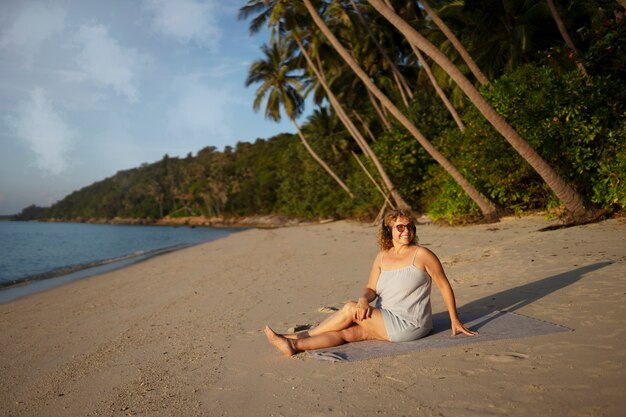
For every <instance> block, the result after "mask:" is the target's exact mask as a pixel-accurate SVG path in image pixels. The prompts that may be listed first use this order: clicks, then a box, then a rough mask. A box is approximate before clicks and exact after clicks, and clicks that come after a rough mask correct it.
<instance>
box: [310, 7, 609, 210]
mask: <svg viewBox="0 0 626 417" xmlns="http://www.w3.org/2000/svg"><path fill="white" fill-rule="evenodd" d="M304 1H305V2H308V0H304ZM368 2H369V3H370V4H371V5H372V6H373V7H374V8H375V9H376V10H377V11H378V12H379V13H380V14H382V15H383V16H385V18H387V20H389V22H390V23H391V24H393V25H394V26H395V27H396V28H397V29H398V30H399V31H400V32H401V33H402V34H403V35H404V36H405V37H406V39H407V40H408V41H409V42H410V43H412V44H413V45H415V46H416V47H417V48H419V49H421V50H422V51H423V52H424V53H425V54H426V55H428V56H430V57H431V58H432V59H433V60H434V61H435V62H436V63H437V64H438V65H439V66H440V67H441V68H442V69H443V70H444V71H445V72H446V73H447V74H448V75H449V76H450V78H452V79H453V80H454V81H455V82H456V83H457V85H458V86H459V87H460V88H461V89H462V90H463V92H464V93H465V94H466V95H467V97H468V98H469V99H470V100H471V102H472V103H473V104H474V105H475V106H476V108H477V109H478V110H479V111H480V112H481V113H482V114H483V116H484V117H485V118H486V119H487V120H488V121H489V123H491V125H492V126H493V127H494V128H495V129H496V130H497V131H498V132H499V133H500V134H501V135H502V136H503V137H504V138H505V139H506V140H507V141H508V142H509V143H510V144H511V146H513V148H514V149H515V150H516V151H517V152H518V153H519V154H520V156H521V157H522V158H524V159H525V160H526V162H528V163H529V164H530V165H531V166H532V167H533V168H534V169H535V171H536V172H537V173H538V174H539V175H540V176H541V178H543V180H544V181H545V182H546V184H547V185H548V186H549V187H550V188H551V189H552V191H553V192H554V194H556V196H557V197H558V198H559V199H560V200H561V201H562V202H563V204H564V205H565V207H566V208H567V210H568V211H569V214H570V217H571V218H572V219H573V220H574V221H585V220H590V219H592V218H595V217H597V215H598V213H596V212H595V211H594V210H592V209H590V208H587V207H585V203H584V201H583V199H582V197H581V196H580V195H579V194H578V193H577V192H576V191H575V190H574V189H573V188H572V187H571V186H570V185H569V184H567V183H566V182H565V181H564V180H563V179H562V178H561V177H560V176H559V175H558V174H557V173H556V171H555V170H554V169H553V168H552V167H551V166H550V165H549V164H548V163H547V162H546V161H545V160H544V159H543V158H542V157H541V156H540V155H539V154H538V153H537V152H536V151H535V150H534V149H533V148H532V147H531V146H530V145H529V144H528V142H526V141H525V140H524V139H523V138H522V137H521V136H520V135H519V134H518V133H517V131H516V130H515V129H514V128H513V127H512V126H511V125H510V124H509V123H508V122H507V121H506V120H504V118H503V117H502V116H500V114H498V112H496V111H495V109H494V108H493V107H491V105H490V104H489V103H488V102H487V100H485V98H484V97H483V96H481V95H480V93H479V92H478V90H477V89H476V88H475V87H474V85H473V84H472V83H471V82H470V81H469V80H468V79H467V78H466V77H465V75H463V73H462V72H461V71H460V70H459V69H458V67H457V66H456V65H454V64H453V63H452V61H450V60H449V59H448V57H446V56H445V55H444V54H443V53H442V52H441V51H440V50H439V49H438V48H437V47H436V46H435V45H433V44H432V43H430V42H429V41H428V40H427V39H426V38H425V37H423V36H422V35H420V34H419V33H418V32H417V31H416V30H415V29H413V28H412V27H411V25H409V24H408V23H407V22H406V21H404V19H402V18H401V17H400V16H398V15H397V14H396V13H395V12H394V11H393V10H392V9H391V8H390V7H389V6H387V5H386V4H385V2H384V1H383V0H368Z"/></svg>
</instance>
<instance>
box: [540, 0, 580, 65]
mask: <svg viewBox="0 0 626 417" xmlns="http://www.w3.org/2000/svg"><path fill="white" fill-rule="evenodd" d="M546 2H547V3H548V8H549V9H550V14H551V15H552V18H553V19H554V22H555V23H556V26H557V28H558V29H559V33H561V36H562V37H563V40H564V41H565V44H566V45H567V47H568V48H569V49H570V51H571V52H572V54H573V57H574V59H575V60H576V61H575V62H576V68H578V72H580V73H581V75H582V76H583V77H589V74H587V70H586V69H585V66H584V65H583V63H582V62H580V59H578V50H577V49H576V46H575V45H574V42H573V41H572V38H571V37H570V36H569V33H568V32H567V29H565V24H563V20H562V19H561V16H560V15H559V12H558V10H557V9H556V5H555V4H554V1H553V0H546Z"/></svg>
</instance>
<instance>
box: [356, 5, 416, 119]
mask: <svg viewBox="0 0 626 417" xmlns="http://www.w3.org/2000/svg"><path fill="white" fill-rule="evenodd" d="M350 4H351V5H352V8H353V9H354V10H355V11H356V13H357V15H358V16H359V21H360V22H361V24H362V25H363V27H364V28H365V30H366V31H367V34H368V35H369V37H370V39H371V40H372V42H374V45H376V48H377V49H378V51H379V52H380V53H381V54H382V56H383V58H385V61H387V63H388V64H389V67H390V68H391V71H392V72H393V76H394V78H395V80H396V84H397V85H398V90H399V91H400V95H401V96H402V100H403V101H404V104H405V106H406V107H407V108H408V107H409V103H408V102H407V100H406V98H405V97H404V91H406V94H408V96H409V98H410V99H411V100H412V99H413V92H412V91H411V88H410V87H409V84H408V83H407V81H406V78H404V75H402V73H401V72H400V70H399V69H398V67H397V66H396V64H395V62H393V60H392V59H391V58H389V54H387V51H385V49H383V47H382V46H381V45H380V43H378V39H376V37H375V36H374V34H373V33H372V31H371V30H370V27H369V25H368V24H367V22H366V21H365V18H364V17H363V13H361V9H359V6H357V4H356V3H355V2H354V0H350Z"/></svg>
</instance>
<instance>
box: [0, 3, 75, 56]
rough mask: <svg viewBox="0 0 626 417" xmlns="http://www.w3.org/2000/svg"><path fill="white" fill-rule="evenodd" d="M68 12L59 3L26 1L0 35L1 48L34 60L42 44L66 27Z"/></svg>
mask: <svg viewBox="0 0 626 417" xmlns="http://www.w3.org/2000/svg"><path fill="white" fill-rule="evenodd" d="M66 15H67V12H66V10H65V9H63V8H61V7H60V6H58V5H50V6H46V5H43V4H40V3H26V6H25V7H24V8H23V9H21V10H20V11H19V12H18V13H17V15H16V16H15V18H14V19H13V20H12V21H11V23H10V24H8V25H7V26H6V27H5V30H4V31H3V32H2V35H1V36H0V48H3V49H9V50H12V51H13V52H15V53H18V54H20V55H23V56H25V57H26V59H27V60H29V61H30V60H32V59H33V58H34V57H35V56H36V55H37V54H38V53H39V52H40V50H41V48H42V45H43V44H44V42H45V41H46V40H48V39H49V38H50V37H52V36H53V35H55V34H57V33H60V32H62V31H63V30H64V28H65V18H66Z"/></svg>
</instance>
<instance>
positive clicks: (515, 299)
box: [433, 261, 613, 330]
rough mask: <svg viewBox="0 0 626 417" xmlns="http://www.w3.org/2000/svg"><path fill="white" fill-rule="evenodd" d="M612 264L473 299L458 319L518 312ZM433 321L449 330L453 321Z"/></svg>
mask: <svg viewBox="0 0 626 417" xmlns="http://www.w3.org/2000/svg"><path fill="white" fill-rule="evenodd" d="M612 263H613V262H611V261H603V262H597V263H594V264H591V265H587V266H583V267H580V268H576V269H573V270H571V271H567V272H563V273H561V274H557V275H552V276H549V277H547V278H544V279H541V280H539V281H534V282H530V283H528V284H524V285H520V286H518V287H515V288H510V289H508V290H504V291H501V292H499V293H496V294H492V295H489V296H486V297H483V298H480V299H478V300H474V301H472V302H470V303H468V304H465V305H463V306H462V307H460V308H459V309H458V310H459V316H460V317H461V320H462V321H464V322H468V321H472V320H476V319H479V318H480V317H485V316H487V315H489V313H492V312H498V311H509V312H510V311H516V310H519V309H520V308H522V307H525V306H527V305H529V304H532V303H534V302H535V301H537V300H539V299H541V298H543V297H545V296H547V295H549V294H552V293H553V292H556V291H558V290H560V289H562V288H565V287H567V286H569V285H572V284H573V283H575V282H577V281H578V280H580V279H581V278H582V277H583V276H585V274H588V273H590V272H593V271H597V270H598V269H601V268H604V267H607V266H609V265H611V264H612ZM499 315H500V314H495V315H489V317H485V320H483V321H480V322H478V323H476V324H473V325H472V326H471V329H472V330H478V329H479V328H481V327H482V326H484V325H485V324H487V323H488V322H489V321H491V320H494V319H496V318H497V317H498V316H499ZM433 321H435V322H438V323H441V322H447V323H448V327H449V322H450V320H449V317H448V313H447V312H441V313H437V314H435V315H433Z"/></svg>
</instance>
